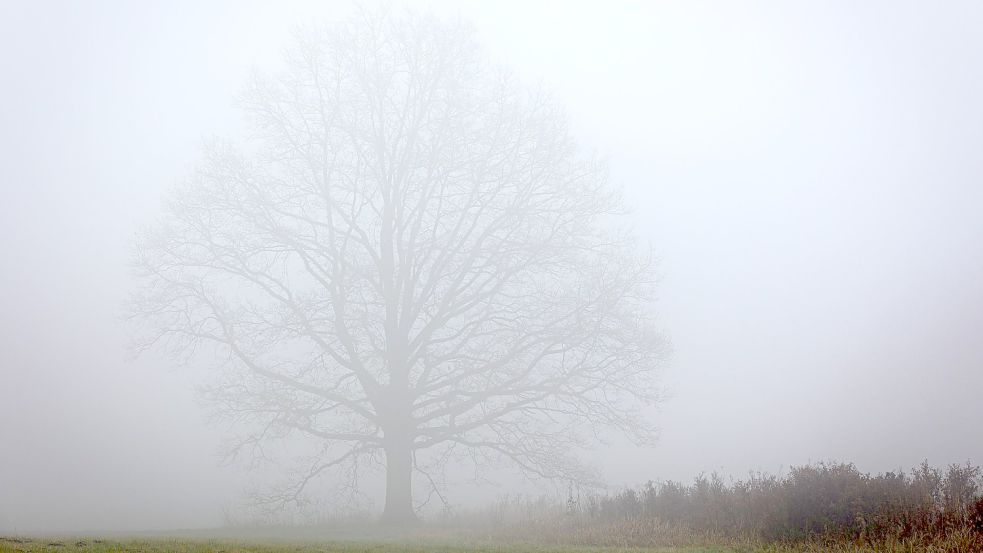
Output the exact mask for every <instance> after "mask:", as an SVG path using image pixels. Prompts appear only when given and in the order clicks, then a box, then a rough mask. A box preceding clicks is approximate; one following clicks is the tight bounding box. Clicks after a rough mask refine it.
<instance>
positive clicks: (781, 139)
mask: <svg viewBox="0 0 983 553" xmlns="http://www.w3.org/2000/svg"><path fill="white" fill-rule="evenodd" d="M393 5H394V6H396V7H397V9H398V7H399V6H401V5H402V4H400V3H394V4H393ZM414 5H415V6H417V7H418V8H420V9H432V10H434V11H436V12H438V13H441V14H459V15H460V16H461V17H463V18H465V19H470V20H472V21H473V22H474V24H475V26H476V28H477V30H478V33H479V34H480V37H481V40H482V41H483V43H484V44H485V46H486V47H487V49H488V51H489V52H490V53H491V55H493V56H494V57H496V58H497V59H499V60H501V61H502V62H503V63H506V64H508V65H510V66H512V67H513V68H514V69H515V70H516V71H517V72H518V73H519V74H520V75H521V76H522V77H523V78H524V79H525V80H526V81H527V82H530V83H541V84H544V85H546V86H547V87H549V88H551V89H552V90H553V91H554V92H555V93H556V96H557V98H558V99H559V100H560V101H561V102H562V103H563V104H565V105H566V106H567V108H568V109H569V114H570V118H571V121H572V123H573V127H574V129H575V131H576V133H577V135H578V136H579V138H580V140H581V142H582V144H584V146H585V148H586V149H588V150H596V151H597V152H599V153H601V154H602V155H604V156H606V157H607V158H608V159H609V160H610V165H611V174H612V178H613V180H614V181H615V182H616V183H617V184H619V185H621V186H624V187H625V189H626V191H627V194H628V196H629V198H630V199H631V203H632V205H633V207H634V209H635V214H634V218H635V226H636V228H637V231H638V233H639V235H641V236H642V238H643V239H644V240H647V241H650V242H651V243H652V244H653V245H654V246H655V248H656V250H657V251H658V252H659V254H660V256H661V258H662V260H663V261H662V273H663V274H664V281H663V284H662V288H661V300H660V304H659V309H660V313H661V319H662V323H663V325H664V326H665V328H666V330H667V331H668V333H669V334H670V335H671V337H672V340H673V343H674V349H675V357H674V361H673V363H672V366H671V368H670V369H669V370H668V372H667V373H666V374H665V375H664V381H665V383H666V384H667V385H668V386H669V388H670V389H671V390H672V392H673V395H674V398H673V399H672V400H671V401H670V402H668V403H666V404H665V405H664V406H663V407H662V409H661V410H658V411H653V416H654V417H657V420H658V421H659V424H660V425H661V427H662V438H661V442H660V444H659V446H658V447H656V448H654V449H646V450H636V449H628V448H626V447H623V446H616V447H614V448H612V449H610V450H606V451H605V450H599V451H598V452H597V454H596V456H595V458H594V459H593V461H594V462H596V463H597V464H599V465H600V466H601V467H602V468H603V469H604V471H605V474H606V476H607V479H608V481H609V482H611V483H612V485H614V486H619V485H624V484H637V483H640V482H644V481H645V480H648V479H655V480H660V479H670V478H671V479H684V480H688V479H690V478H692V477H693V476H695V475H696V474H698V473H700V472H703V471H710V470H719V471H721V472H722V473H723V474H725V475H732V476H734V477H742V476H744V475H746V474H747V472H748V471H749V470H766V471H770V472H780V471H782V470H784V469H787V467H788V466H789V465H794V464H801V463H806V462H810V461H818V460H823V459H840V460H847V461H853V462H855V463H856V464H857V466H858V467H859V468H860V469H861V470H864V471H882V470H890V469H896V468H908V467H911V466H912V465H914V464H916V463H918V462H920V461H921V460H923V459H928V461H929V462H930V463H932V464H935V465H943V464H947V463H950V462H965V461H967V460H972V461H975V462H977V463H979V462H983V430H981V427H983V425H981V424H980V421H981V420H983V401H981V397H983V337H981V329H983V183H981V176H983V101H981V98H983V63H981V61H983V60H981V56H983V32H981V29H983V4H981V3H979V2H969V1H967V2H929V1H924V2H904V1H898V0H890V1H880V2H877V1H867V2H852V1H842V2H811V3H806V2H747V1H746V2H725V1H721V2H696V1H685V2H682V1H679V2H621V3H615V2H588V3H581V4H577V3H570V2H537V1H532V0H522V1H518V2H483V3H479V2H451V1H447V2H419V3H415V4H414ZM350 7H351V6H350V5H349V4H346V3H337V4H335V3H330V2H297V1H285V2H268V3H260V2H246V1H231V0H230V1H228V2H192V1H176V2H122V1H120V2H68V1H66V2H61V3H57V2H31V1H26V0H24V1H17V0H14V1H10V0H8V1H6V2H0V532H10V531H23V532H29V531H42V530H52V531H54V530H100V529H144V528H146V529H149V528H175V527H190V526H212V525H218V524H221V523H222V521H223V518H222V512H223V509H225V508H228V506H229V505H231V504H233V503H234V502H235V501H236V499H237V497H238V494H239V491H240V490H241V488H242V485H243V483H244V482H246V481H248V476H244V475H242V474H241V471H239V470H237V469H227V468H221V467H219V466H217V464H216V463H217V459H216V450H217V447H216V446H217V443H218V441H219V440H220V439H221V437H222V436H224V435H225V432H224V430H223V429H222V428H221V427H216V426H206V425H205V424H204V419H203V411H202V409H201V408H200V406H199V405H198V404H197V403H196V396H195V394H194V392H193V390H192V386H193V385H194V383H195V382H196V381H197V380H196V379H197V378H198V376H197V375H195V374H194V372H193V371H188V370H183V369H181V370H174V369H171V368H170V363H168V362H166V361H165V360H162V359H159V358H156V357H154V356H147V357H143V358H140V359H137V360H136V361H127V360H126V358H125V343H126V336H125V326H124V325H123V324H122V323H121V321H120V320H119V313H120V311H121V302H122V301H123V300H124V299H125V298H126V296H127V294H128V291H129V289H130V288H131V286H132V284H131V281H130V277H129V274H128V269H127V265H126V263H127V260H128V257H129V255H130V252H131V249H130V248H131V246H132V240H133V235H134V232H135V230H136V229H137V228H138V227H139V226H140V225H142V224H145V223H148V222H149V221H151V220H152V218H153V217H154V216H155V214H157V213H158V211H159V209H160V205H161V204H160V202H161V195H162V193H163V192H164V191H165V190H166V189H167V187H168V186H170V185H171V184H173V183H174V182H175V181H177V180H178V179H180V178H181V177H182V176H183V175H185V174H187V172H188V171H189V169H190V168H191V166H192V165H193V164H194V162H195V159H196V156H197V154H198V152H199V149H200V146H201V144H202V142H203V139H204V138H205V137H208V136H212V135H220V136H227V135H228V136H235V135H236V134H237V133H238V131H239V130H240V128H241V123H240V120H239V116H238V113H237V112H236V110H235V108H234V106H233V102H232V99H233V96H234V95H235V94H236V92H237V91H238V89H239V87H240V86H241V85H242V83H243V81H244V79H245V78H246V76H247V75H248V73H249V71H250V70H251V68H252V67H253V66H257V67H260V68H274V69H275V67H276V64H277V63H278V61H279V59H280V52H281V50H282V48H283V47H285V46H286V45H288V44H289V41H290V29H291V27H292V26H293V25H295V24H298V23H300V24H303V23H309V22H314V21H317V20H323V19H337V18H340V17H342V16H343V15H344V13H345V12H346V11H347V10H349V9H350ZM520 489H524V488H520V484H519V483H516V484H515V485H514V486H512V487H509V486H505V487H504V488H502V489H500V490H496V492H497V491H516V490H520ZM451 499H452V500H456V501H459V502H463V501H464V500H465V499H466V498H463V497H453V496H452V498H451Z"/></svg>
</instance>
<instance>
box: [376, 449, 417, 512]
mask: <svg viewBox="0 0 983 553" xmlns="http://www.w3.org/2000/svg"><path fill="white" fill-rule="evenodd" d="M412 476H413V458H412V452H411V451H410V448H409V447H406V446H400V445H390V446H387V447H386V508H385V510H384V511H383V512H382V522H383V523H384V524H394V525H397V524H412V523H414V522H416V521H417V518H416V513H415V512H414V511H413V492H412Z"/></svg>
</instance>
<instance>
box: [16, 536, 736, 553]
mask: <svg viewBox="0 0 983 553" xmlns="http://www.w3.org/2000/svg"><path fill="white" fill-rule="evenodd" d="M15 551H18V552H20V551H61V552H64V553H75V552H96V553H103V552H105V553H109V552H113V553H123V552H138V551H148V552H155V553H172V552H173V553H212V552H214V553H220V552H221V553H288V552H289V553H314V552H318V553H382V552H388V551H392V552H394V553H458V552H465V551H466V552H469V553H593V552H597V553H602V552H603V553H623V552H624V553H627V552H631V553H643V552H650V553H727V552H736V551H740V550H739V549H733V548H729V547H709V548H708V547H688V548H676V547H668V548H666V547H663V548H651V549H649V548H644V549H639V548H612V547H560V546H543V545H516V544H509V545H496V544H490V543H466V542H462V543H435V542H422V541H413V542H396V541H361V540H359V541H337V542H299V541H289V540H281V541H266V542H262V541H233V540H228V541H227V540H211V539H210V540H186V539H120V540H111V539H98V538H84V537H82V538H80V537H76V538H64V537H62V538H12V537H5V538H4V537H0V553H8V552H15Z"/></svg>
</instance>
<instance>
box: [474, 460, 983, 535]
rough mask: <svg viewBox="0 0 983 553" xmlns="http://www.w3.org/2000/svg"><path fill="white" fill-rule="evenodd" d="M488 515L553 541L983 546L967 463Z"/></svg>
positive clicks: (673, 486) (573, 500) (834, 471)
mask: <svg viewBox="0 0 983 553" xmlns="http://www.w3.org/2000/svg"><path fill="white" fill-rule="evenodd" d="M492 512H493V513H494V516H493V517H492V518H493V520H492V523H493V524H495V525H499V526H502V527H508V528H510V530H509V531H510V532H512V533H514V534H515V535H522V534H523V532H521V531H519V530H521V528H525V529H526V530H527V532H525V534H528V535H544V532H545V533H546V535H548V534H549V532H551V531H555V532H556V539H557V540H558V541H564V539H566V540H569V539H572V537H575V536H576V537H579V538H578V540H577V541H580V542H583V543H592V544H598V545H604V544H613V545H646V544H651V543H654V542H659V543H667V542H671V543H682V542H685V541H693V540H694V539H695V540H696V541H701V542H707V543H711V542H714V541H717V542H719V540H720V539H730V540H745V541H747V540H754V541H759V542H760V541H767V542H776V541H813V542H815V541H820V542H822V541H824V540H825V541H826V542H828V543H831V544H832V543H844V542H852V543H854V544H863V543H867V544H874V543H908V544H912V543H921V544H928V543H930V542H931V543H940V540H948V541H949V542H952V543H964V542H965V543H971V544H973V547H979V548H980V549H979V550H983V472H981V470H980V468H979V467H977V466H972V465H970V464H966V465H951V466H949V467H948V468H946V469H944V470H939V469H936V468H933V467H931V466H929V465H928V464H927V463H923V464H921V465H920V466H918V467H916V468H914V469H913V470H911V471H909V472H903V471H898V472H887V473H882V474H877V475H873V476H872V475H870V474H867V473H863V472H860V471H859V470H858V469H857V468H856V467H855V466H854V465H853V464H852V463H836V462H830V463H819V464H812V465H806V466H800V467H793V468H792V469H790V470H789V472H788V474H787V475H785V476H781V477H779V476H773V475H766V474H752V475H751V476H750V477H748V478H747V479H743V480H737V481H734V482H731V483H726V482H725V481H724V479H723V478H722V477H721V476H720V475H718V474H711V475H709V476H705V475H701V476H699V477H697V478H696V479H695V480H694V481H693V483H692V484H690V485H684V484H681V483H678V482H671V481H670V482H663V483H655V482H649V483H647V484H645V485H644V486H642V487H641V488H637V489H636V488H628V489H625V490H622V491H621V492H619V493H614V494H608V495H588V496H586V497H579V496H578V497H574V494H573V493H571V494H570V497H569V498H568V499H567V501H566V502H565V504H564V505H561V504H559V503H558V502H555V501H552V502H551V501H548V500H544V499H539V500H525V501H511V502H509V501H505V502H502V503H500V504H499V505H497V506H496V507H495V508H494V509H493V510H492ZM553 529H555V530H553ZM656 534H658V536H661V537H656ZM667 537H668V540H667V539H663V538H667ZM973 550H977V549H973Z"/></svg>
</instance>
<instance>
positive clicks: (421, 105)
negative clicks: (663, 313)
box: [133, 16, 667, 521]
mask: <svg viewBox="0 0 983 553" xmlns="http://www.w3.org/2000/svg"><path fill="white" fill-rule="evenodd" d="M287 62H288V63H287V69H286V70H285V72H284V73H283V74H282V75H280V76H279V77H277V78H262V77H257V78H255V79H254V80H253V81H252V82H251V83H250V84H249V86H248V87H247V90H246V92H245V94H244V98H243V106H244V108H245V111H246V113H247V114H248V116H249V118H250V119H249V120H250V122H251V125H252V127H251V128H252V130H253V131H255V132H254V134H253V136H251V140H249V141H248V142H247V143H246V147H243V148H236V147H233V146H231V145H227V144H221V143H218V144H213V145H211V146H210V147H208V148H206V151H205V154H204V159H203V161H202V162H201V164H200V167H199V168H198V169H197V171H196V172H195V173H194V174H193V175H192V176H191V177H190V178H189V179H188V180H187V181H186V182H185V183H184V184H183V185H181V186H179V187H178V188H177V189H176V191H175V192H174V193H173V195H172V196H171V198H170V203H169V204H168V207H167V210H166V214H165V216H164V217H163V218H162V220H161V221H160V222H159V224H157V225H156V226H155V227H154V228H152V229H151V230H149V231H148V232H147V233H146V234H145V235H143V236H142V237H141V238H140V240H139V243H138V256H137V262H136V266H137V268H138V274H139V275H140V277H142V280H143V282H144V286H142V287H141V292H140V293H138V294H137V295H136V296H135V298H134V302H133V312H134V315H135V316H136V318H138V319H140V320H142V321H143V323H145V324H143V325H141V328H143V329H144V330H145V333H143V334H141V335H142V336H143V339H142V340H141V341H140V345H141V346H149V345H153V344H164V345H165V346H170V348H171V350H172V351H175V352H178V353H187V352H190V351H197V350H198V349H199V348H204V347H208V349H209V351H212V352H219V353H221V355H218V356H217V357H216V358H217V359H220V360H221V362H222V364H223V365H224V366H225V367H226V368H227V369H228V370H227V371H225V372H224V373H223V374H225V375H226V377H225V378H224V379H221V380H220V381H219V382H218V383H217V385H216V386H214V387H213V388H212V391H213V399H215V400H216V401H217V402H218V403H219V404H221V405H222V406H224V407H226V408H228V409H229V410H230V411H231V412H233V413H235V414H236V416H237V417H238V418H240V419H247V420H251V421H253V422H257V423H259V424H258V425H256V426H255V427H253V426H250V428H255V432H250V433H248V434H247V435H246V436H245V437H244V440H243V441H242V442H240V445H244V444H258V443H262V441H263V440H265V439H267V438H271V437H283V436H287V435H299V436H305V437H307V438H310V439H311V440H313V441H315V442H316V443H317V444H319V446H320V454H319V455H318V456H317V457H316V459H314V460H313V462H312V464H311V465H310V466H309V468H308V470H307V471H305V473H304V474H302V475H300V477H299V478H297V479H296V481H294V482H292V483H291V486H289V487H288V488H286V489H284V490H281V493H279V494H277V495H276V496H275V497H271V498H270V499H275V500H276V501H277V502H279V503H286V502H288V501H292V500H299V498H300V497H301V494H302V492H303V491H304V489H305V487H306V486H307V485H308V483H309V482H310V481H311V480H312V479H314V478H315V477H317V476H318V475H321V474H323V473H325V471H328V470H329V469H345V468H347V469H349V471H350V472H349V474H350V475H353V476H354V475H357V467H358V466H359V465H358V462H359V460H360V459H365V458H369V459H372V458H374V456H375V455H380V454H384V459H385V468H386V505H385V511H384V513H383V519H384V520H387V521H405V520H410V519H413V518H414V516H415V511H414V505H413V502H412V495H411V481H412V473H413V471H414V470H417V471H419V472H420V473H421V474H422V475H423V476H425V477H426V479H427V481H428V482H429V483H430V484H435V480H434V478H433V472H434V471H435V470H439V468H440V467H441V466H442V465H441V463H442V462H446V460H447V459H456V458H459V457H456V456H457V455H464V456H465V458H467V459H471V460H472V461H473V462H474V463H475V464H476V466H477V465H483V464H484V462H485V461H486V460H490V459H493V458H499V459H505V460H508V461H511V462H513V463H514V464H516V465H517V466H518V467H520V468H521V469H522V470H524V471H526V472H527V473H530V474H534V475H539V476H542V477H549V478H568V479H572V480H582V479H583V478H584V477H585V474H586V473H585V471H584V470H583V468H582V467H581V466H580V465H578V464H577V463H576V459H575V456H574V455H573V452H574V451H575V450H576V448H577V447H580V446H583V445H585V444H587V443H589V442H590V441H591V440H593V439H596V438H597V437H599V436H603V434H604V433H605V432H606V431H607V430H609V429H612V428H613V429H618V430H620V431H623V432H626V433H627V434H628V435H629V436H630V437H632V438H634V439H636V440H638V441H644V440H647V439H649V438H650V437H651V436H652V433H651V427H650V426H649V425H648V424H646V422H645V421H644V420H642V419H641V418H640V417H639V416H638V413H639V408H640V407H642V406H644V405H647V404H650V403H651V402H653V401H655V400H656V399H657V394H656V388H655V387H654V384H653V379H652V378H651V377H652V373H653V370H655V369H657V368H658V367H659V366H660V364H661V362H662V361H663V359H664V358H665V356H666V351H667V348H666V344H665V342H664V340H663V339H662V338H661V337H660V336H659V334H658V333H657V332H656V331H655V330H654V327H653V321H652V316H651V315H650V299H651V294H652V286H653V273H652V268H651V263H650V262H649V261H648V260H647V259H645V258H641V257H640V256H638V255H637V254H636V249H635V246H634V245H633V242H632V240H631V236H630V234H628V233H624V232H620V231H617V230H615V227H614V226H613V225H612V223H613V222H616V221H617V216H618V215H619V214H620V213H621V212H622V211H623V210H622V206H621V203H620V200H619V198H618V196H617V194H616V193H614V191H612V189H611V188H610V187H609V186H608V185H607V183H606V179H605V174H604V172H603V170H602V168H601V167H600V166H599V164H597V163H596V162H594V161H592V160H589V159H584V158H583V157H581V156H580V155H579V154H578V152H577V150H576V148H575V145H574V143H573V141H572V140H571V138H570V136H569V135H568V133H567V131H566V130H565V125H564V118H563V116H562V114H561V113H560V111H559V110H558V109H557V108H556V107H555V106H554V105H553V104H552V103H551V102H550V101H549V100H548V98H546V97H545V96H544V95H542V94H537V93H528V92H526V91H524V90H523V89H521V88H520V87H519V86H517V84H516V83H515V82H514V81H513V79H511V78H510V77H509V76H508V75H507V74H506V73H504V72H501V71H498V70H496V69H495V68H494V67H492V66H491V65H490V64H489V63H488V62H487V61H486V60H485V59H484V58H483V57H482V56H481V54H480V52H479V50H478V49H477V48H476V46H475V43H474V42H473V39H472V33H471V31H470V30H469V29H468V28H467V27H465V26H462V25H460V24H446V23H444V22H441V21H439V20H435V19H433V18H429V17H416V16H413V17H405V18H394V17H389V16H385V17H360V18H358V19H356V20H353V22H351V23H350V24H346V25H340V26H334V27H330V28H327V29H323V30H320V31H316V32H309V33H306V34H303V35H301V38H300V39H299V40H298V43H297V45H296V47H295V48H294V49H293V50H292V51H291V52H290V54H289V55H288V57H287ZM424 450H427V451H429V452H431V455H429V456H423V455H422V454H421V455H417V453H418V452H422V451H424ZM428 459H429V460H428Z"/></svg>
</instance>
